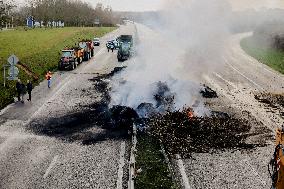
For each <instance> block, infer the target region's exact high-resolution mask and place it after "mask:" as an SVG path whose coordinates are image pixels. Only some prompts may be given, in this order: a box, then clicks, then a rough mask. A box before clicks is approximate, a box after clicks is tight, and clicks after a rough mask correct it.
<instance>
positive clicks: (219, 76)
mask: <svg viewBox="0 0 284 189" xmlns="http://www.w3.org/2000/svg"><path fill="white" fill-rule="evenodd" d="M214 75H215V76H216V77H218V78H219V79H221V80H222V81H224V82H225V83H227V84H228V85H230V86H231V87H233V88H235V89H236V88H237V87H236V86H235V85H234V84H233V83H232V82H230V81H228V80H227V79H225V78H223V77H222V76H221V75H219V74H217V73H216V72H214Z"/></svg>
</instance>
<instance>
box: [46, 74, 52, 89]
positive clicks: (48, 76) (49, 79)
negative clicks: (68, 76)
mask: <svg viewBox="0 0 284 189" xmlns="http://www.w3.org/2000/svg"><path fill="white" fill-rule="evenodd" d="M45 78H46V80H47V86H48V88H50V85H51V78H52V73H51V71H48V72H47V74H46V75H45Z"/></svg>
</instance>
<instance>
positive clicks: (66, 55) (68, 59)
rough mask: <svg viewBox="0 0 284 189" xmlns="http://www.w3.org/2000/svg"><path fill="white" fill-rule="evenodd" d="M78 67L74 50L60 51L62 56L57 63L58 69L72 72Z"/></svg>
mask: <svg viewBox="0 0 284 189" xmlns="http://www.w3.org/2000/svg"><path fill="white" fill-rule="evenodd" d="M77 65H78V57H77V55H76V51H75V50H74V49H66V50H62V55H61V58H60V61H59V63H58V69H59V70H63V69H69V70H74V69H75V68H76V67H77Z"/></svg>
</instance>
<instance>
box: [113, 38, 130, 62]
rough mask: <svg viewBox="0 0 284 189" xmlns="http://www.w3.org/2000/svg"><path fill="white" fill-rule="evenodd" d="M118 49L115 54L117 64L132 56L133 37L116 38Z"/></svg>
mask: <svg viewBox="0 0 284 189" xmlns="http://www.w3.org/2000/svg"><path fill="white" fill-rule="evenodd" d="M118 41H119V49H118V52H117V60H118V61H119V62H121V61H124V60H127V59H129V58H130V57H131V56H132V54H133V51H132V48H133V37H132V35H121V36H120V37H118Z"/></svg>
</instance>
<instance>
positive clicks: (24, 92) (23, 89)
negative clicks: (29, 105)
mask: <svg viewBox="0 0 284 189" xmlns="http://www.w3.org/2000/svg"><path fill="white" fill-rule="evenodd" d="M25 94H26V85H25V84H23V83H21V102H22V103H24V102H25V101H24V97H25Z"/></svg>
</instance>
